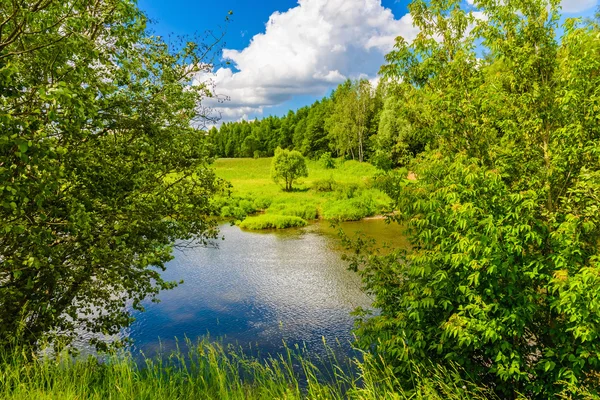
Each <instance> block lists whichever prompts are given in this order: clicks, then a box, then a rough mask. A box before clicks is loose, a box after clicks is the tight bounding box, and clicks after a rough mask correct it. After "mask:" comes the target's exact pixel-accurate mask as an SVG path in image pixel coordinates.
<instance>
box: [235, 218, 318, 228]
mask: <svg viewBox="0 0 600 400" xmlns="http://www.w3.org/2000/svg"><path fill="white" fill-rule="evenodd" d="M307 224H308V222H306V221H305V220H304V219H302V218H300V217H295V216H292V215H276V214H262V215H258V216H256V217H248V218H246V219H245V220H243V221H242V222H241V223H240V228H244V229H250V230H261V229H286V228H295V227H301V226H306V225H307Z"/></svg>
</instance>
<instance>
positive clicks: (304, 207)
mask: <svg viewBox="0 0 600 400" xmlns="http://www.w3.org/2000/svg"><path fill="white" fill-rule="evenodd" d="M268 212H269V213H270V214H278V215H292V216H295V217H300V218H302V219H306V220H311V219H317V218H318V217H319V210H317V207H316V205H315V204H314V203H309V204H302V203H292V204H288V203H283V202H282V203H275V204H273V205H272V206H271V207H269V210H268Z"/></svg>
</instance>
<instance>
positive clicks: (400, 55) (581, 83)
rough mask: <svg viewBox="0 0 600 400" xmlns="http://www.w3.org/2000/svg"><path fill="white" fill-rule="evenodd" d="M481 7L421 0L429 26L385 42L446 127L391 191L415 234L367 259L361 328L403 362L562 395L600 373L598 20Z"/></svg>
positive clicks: (404, 80)
mask: <svg viewBox="0 0 600 400" xmlns="http://www.w3.org/2000/svg"><path fill="white" fill-rule="evenodd" d="M475 7H477V8H478V9H479V10H480V11H481V12H482V13H483V17H484V18H480V19H476V18H475V15H473V14H470V13H467V12H465V11H463V10H462V8H461V2H459V1H441V0H440V1H438V0H434V1H431V2H427V3H426V2H424V1H420V0H418V1H415V2H413V3H412V4H411V5H410V12H411V15H412V16H413V18H414V21H415V23H416V25H417V26H418V27H419V29H420V33H419V35H418V36H417V38H416V39H415V41H414V42H413V43H411V44H409V43H406V42H404V41H403V40H402V39H401V38H399V39H398V41H397V44H396V48H395V50H394V51H393V52H392V53H390V54H389V55H388V56H387V62H388V63H387V65H386V66H384V68H383V70H382V72H383V74H384V77H385V78H386V79H389V80H392V81H394V82H396V88H395V91H396V93H406V94H409V93H413V94H414V95H415V96H418V99H419V102H420V103H421V105H420V106H417V104H414V103H410V102H409V103H406V104H404V106H403V107H402V110H400V112H401V113H404V115H409V114H410V113H412V112H416V111H417V110H425V111H426V113H425V114H426V115H424V117H423V118H411V119H410V120H411V124H412V126H411V128H412V129H416V130H418V131H421V132H426V133H427V134H428V135H431V137H432V138H434V140H433V142H432V148H431V149H429V150H427V151H425V152H423V153H422V154H421V155H420V156H419V157H418V159H417V161H416V162H414V163H413V164H412V165H411V168H412V169H413V170H415V171H416V176H417V177H418V178H417V179H416V180H413V181H409V180H406V179H403V180H401V181H399V182H398V184H397V185H395V187H394V189H393V190H391V191H390V195H392V196H394V198H395V199H396V201H397V210H398V215H397V216H395V219H397V220H398V221H399V222H402V223H404V224H406V226H407V228H408V233H409V235H410V238H411V243H412V246H411V247H412V248H411V250H410V251H408V252H402V251H397V252H395V253H394V254H392V255H388V256H385V257H383V258H377V257H367V258H366V259H365V261H366V265H365V268H364V269H362V272H361V273H362V275H363V277H364V281H365V284H366V287H367V289H368V290H369V291H370V292H372V293H373V294H375V296H376V301H375V303H374V306H375V307H377V308H378V309H379V310H380V313H379V314H378V315H377V316H374V317H373V318H370V319H366V320H364V321H363V322H362V323H361V326H360V329H359V331H358V334H359V337H360V338H361V341H362V344H363V345H364V346H365V347H370V346H373V345H377V351H378V352H379V353H380V354H381V356H382V357H384V358H386V359H387V360H388V361H389V362H390V363H392V364H393V365H394V367H395V368H396V371H397V373H398V374H406V375H407V376H408V375H410V366H411V363H413V362H416V363H418V364H421V365H423V364H425V365H426V364H428V363H430V362H433V363H438V364H445V365H454V364H458V365H460V366H462V367H463V369H464V371H465V374H468V375H469V376H468V378H469V379H473V380H476V381H478V382H481V383H485V384H488V385H489V386H490V387H492V388H494V389H495V390H496V391H497V392H498V394H500V395H501V396H502V397H505V398H513V397H516V393H517V392H519V393H521V394H524V395H526V396H528V397H535V398H553V397H554V396H555V394H556V393H557V392H559V391H561V390H562V389H564V387H565V382H566V383H569V384H571V385H573V386H572V387H577V386H582V385H586V384H589V381H590V380H591V379H593V377H594V376H595V374H598V372H599V371H600V264H599V260H600V251H599V249H598V241H599V239H600V213H599V212H598V199H599V198H600V158H599V157H598V149H599V147H598V141H599V140H600V124H599V123H598V122H599V121H600V109H599V106H598V105H599V104H600V92H599V91H598V87H600V73H599V71H600V39H599V36H598V33H599V29H598V26H597V25H596V24H595V23H593V22H586V23H581V22H577V21H574V20H567V21H566V22H565V23H564V25H563V26H560V27H559V24H558V21H559V20H560V16H559V14H558V11H557V9H558V4H557V2H552V3H551V4H547V3H546V2H541V1H540V2H538V1H511V0H509V1H496V0H480V1H475ZM563 30H564V34H562V33H561V35H563V36H562V37H561V39H560V41H559V40H558V37H557V35H558V33H557V32H562V31H563ZM479 46H481V47H479ZM482 51H483V52H485V53H487V55H486V57H484V58H481V56H480V55H481V52H482ZM596 376H597V375H596ZM596 387H597V386H596Z"/></svg>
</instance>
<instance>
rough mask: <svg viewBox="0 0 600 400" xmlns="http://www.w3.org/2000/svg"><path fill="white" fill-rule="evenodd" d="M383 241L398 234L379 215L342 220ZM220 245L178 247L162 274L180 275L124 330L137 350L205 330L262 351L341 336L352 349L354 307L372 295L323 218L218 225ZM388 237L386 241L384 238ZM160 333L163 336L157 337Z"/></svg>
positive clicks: (154, 347)
mask: <svg viewBox="0 0 600 400" xmlns="http://www.w3.org/2000/svg"><path fill="white" fill-rule="evenodd" d="M344 228H345V229H346V230H348V231H356V230H364V231H366V233H370V234H371V235H373V234H374V233H375V234H376V236H377V237H378V238H379V239H380V240H383V241H391V242H394V241H396V243H395V244H398V240H399V238H400V237H401V235H400V230H399V228H398V227H396V226H388V225H386V224H385V223H384V222H383V221H365V222H361V223H355V224H345V226H344ZM221 234H222V235H223V236H224V237H225V240H224V241H220V242H219V248H218V249H216V248H202V247H198V248H193V249H186V250H185V251H177V253H176V254H175V259H174V260H173V261H172V262H170V263H169V264H168V266H167V271H166V272H165V273H164V276H165V278H166V279H169V280H177V281H178V280H181V279H183V280H184V281H185V283H184V284H182V285H180V286H179V287H177V288H175V289H174V290H171V291H166V292H163V293H161V294H160V296H159V298H160V299H161V303H159V304H155V303H150V302H149V303H148V304H146V312H144V313H138V314H136V319H137V320H136V322H135V323H134V324H133V325H132V326H131V328H130V329H129V330H128V334H129V336H130V337H131V338H132V339H133V340H134V343H135V350H142V351H143V352H144V353H145V354H146V355H149V354H152V353H153V352H154V351H156V350H157V349H158V346H159V345H161V346H162V348H163V349H166V350H168V349H170V348H172V347H173V346H174V338H175V337H177V338H179V339H183V338H184V337H187V338H189V339H192V341H194V340H196V338H197V337H200V336H203V335H207V334H208V333H210V336H211V337H213V338H216V337H218V338H221V339H223V341H225V342H226V343H237V344H240V345H243V346H247V345H249V344H252V345H253V346H256V347H257V348H260V349H261V351H262V352H264V353H276V352H279V351H282V350H283V341H285V342H286V343H287V344H288V345H292V346H293V345H294V344H300V345H302V344H305V345H306V347H307V348H309V349H311V350H312V351H318V349H319V348H322V337H324V338H325V339H326V340H327V341H328V342H330V343H333V342H334V341H335V340H336V339H338V340H339V341H340V342H341V343H342V344H343V347H345V348H347V349H348V350H349V348H350V346H349V344H348V343H349V342H350V341H351V340H352V336H351V329H352V327H353V318H352V317H351V316H350V315H349V313H350V312H351V311H352V310H354V309H355V308H356V307H359V306H360V307H368V306H369V305H370V302H371V301H370V299H369V298H368V297H367V296H366V295H365V294H364V293H363V292H362V291H361V290H360V286H361V283H360V279H359V278H358V277H357V276H356V274H354V273H353V272H350V271H347V270H346V265H345V264H344V262H343V261H341V259H340V246H339V242H338V239H337V237H336V236H335V230H334V229H332V228H329V225H328V224H326V223H320V224H315V225H311V226H309V227H306V228H302V229H295V230H286V231H278V232H269V233H264V232H258V233H257V232H247V231H242V230H240V229H239V228H237V227H235V226H230V225H223V226H221ZM388 239H390V240H388ZM159 338H160V341H159Z"/></svg>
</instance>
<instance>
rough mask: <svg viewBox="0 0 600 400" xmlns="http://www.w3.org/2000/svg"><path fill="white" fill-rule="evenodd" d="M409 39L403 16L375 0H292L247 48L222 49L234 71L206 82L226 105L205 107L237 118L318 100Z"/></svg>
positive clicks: (370, 73) (373, 68)
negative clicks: (299, 99)
mask: <svg viewBox="0 0 600 400" xmlns="http://www.w3.org/2000/svg"><path fill="white" fill-rule="evenodd" d="M416 34H417V29H416V28H415V27H413V25H412V18H411V16H410V15H409V14H407V15H405V16H403V17H402V18H400V19H396V18H395V17H394V15H393V14H392V12H391V11H390V10H389V9H387V8H384V7H383V6H382V5H381V0H299V1H298V5H297V6H296V7H294V8H291V9H289V10H288V11H286V12H276V13H274V14H272V15H271V17H270V18H269V21H268V22H267V23H266V26H265V31H264V32H263V33H259V34H257V35H255V36H254V37H253V38H252V40H251V42H250V44H249V45H248V47H246V48H245V49H243V50H241V51H238V50H231V49H225V50H224V51H223V57H224V58H225V59H227V60H229V61H230V62H231V63H232V65H233V66H234V67H235V68H220V69H218V70H217V71H216V72H215V74H214V76H212V79H213V81H214V83H215V84H216V92H217V93H218V94H220V95H224V96H227V97H228V98H229V101H227V102H225V103H217V102H216V101H214V100H213V101H212V103H211V101H209V102H208V104H209V105H212V106H213V107H215V108H216V109H217V110H218V111H220V112H221V113H222V114H223V120H237V119H239V118H240V117H242V116H244V115H250V114H257V113H261V112H262V110H263V109H264V107H269V106H274V105H278V104H281V103H283V102H285V101H287V100H289V99H291V98H292V97H293V96H295V95H324V94H325V93H326V92H327V91H328V90H329V89H330V88H332V87H334V86H336V85H337V84H339V83H341V82H343V81H344V80H345V79H347V78H354V77H358V76H367V77H369V78H372V77H374V76H375V75H376V74H377V71H378V70H379V67H380V66H381V64H382V63H383V62H384V59H383V56H384V55H385V54H386V53H387V52H389V51H390V50H391V49H392V47H393V45H394V42H395V38H396V37H397V36H403V37H404V38H406V39H407V40H412V39H413V38H414V37H415V36H416ZM205 78H206V76H200V77H198V79H199V80H202V79H205Z"/></svg>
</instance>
